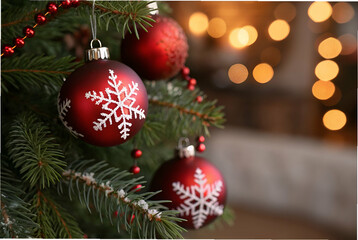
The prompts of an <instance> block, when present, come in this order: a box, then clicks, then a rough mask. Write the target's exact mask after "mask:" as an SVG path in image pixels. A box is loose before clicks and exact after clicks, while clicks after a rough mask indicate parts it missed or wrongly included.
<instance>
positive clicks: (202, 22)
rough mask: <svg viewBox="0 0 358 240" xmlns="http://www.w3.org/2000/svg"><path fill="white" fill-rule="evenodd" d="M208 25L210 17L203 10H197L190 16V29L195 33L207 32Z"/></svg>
mask: <svg viewBox="0 0 358 240" xmlns="http://www.w3.org/2000/svg"><path fill="white" fill-rule="evenodd" d="M208 25H209V23H208V17H207V16H206V15H205V14H204V13H202V12H195V13H193V14H192V15H191V16H190V18H189V29H190V31H191V32H192V33H193V34H195V35H202V34H203V33H205V32H206V29H207V28H208Z"/></svg>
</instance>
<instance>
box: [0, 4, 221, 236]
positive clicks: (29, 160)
mask: <svg viewBox="0 0 358 240" xmlns="http://www.w3.org/2000/svg"><path fill="white" fill-rule="evenodd" d="M149 4H150V3H149V2H146V1H103V2H101V1H96V2H94V3H93V2H92V1H78V0H72V1H70V0H66V1H58V2H52V3H49V2H44V1H26V0H5V1H2V25H1V27H2V30H1V33H2V39H1V41H2V55H1V64H2V69H1V87H2V89H1V93H2V96H3V98H2V99H3V104H2V161H1V213H2V214H1V225H2V230H1V236H2V237H6V238H12V237H22V238H25V237H36V238H83V237H86V236H88V237H96V238H120V237H126V238H128V237H133V238H181V234H182V232H183V231H185V229H184V228H182V227H180V226H179V225H178V224H180V222H181V221H182V219H181V218H180V216H178V212H177V211H174V210H171V209H168V208H165V207H164V206H163V205H162V204H163V203H165V202H166V200H170V199H160V200H153V196H155V195H156V194H157V192H151V191H150V190H149V181H150V180H151V178H152V176H153V174H154V172H155V170H156V169H157V168H158V167H159V166H160V165H161V164H162V163H163V162H165V161H167V160H169V159H171V158H173V153H174V151H173V149H174V148H175V146H176V143H177V142H178V139H179V138H180V137H183V136H184V137H189V138H191V139H194V138H195V137H197V136H203V135H205V136H208V135H209V131H208V127H210V126H214V127H222V124H223V122H224V118H223V113H222V111H221V110H222V108H221V107H217V106H216V102H215V101H210V100H208V99H207V98H206V96H205V95H204V93H203V92H201V91H200V90H199V89H198V87H196V86H195V84H196V81H195V79H193V78H191V77H190V76H189V69H188V68H185V67H184V66H180V68H181V69H182V70H181V73H180V72H178V71H176V72H175V74H174V76H168V75H164V76H166V79H165V78H163V76H160V78H161V79H159V80H148V79H150V77H142V80H143V82H144V86H145V89H146V92H147V95H148V110H147V111H146V117H145V121H144V120H143V122H142V123H141V125H142V127H141V129H140V130H138V132H137V133H136V134H132V135H135V136H131V138H130V139H126V141H123V143H122V144H119V145H115V146H111V147H109V146H108V145H107V146H105V147H103V146H95V145H92V144H89V143H86V141H83V140H82V139H81V138H82V137H83V136H81V134H83V133H79V132H76V131H75V129H72V127H71V126H69V125H68V124H69V122H67V120H64V117H63V116H64V115H62V114H64V113H65V112H66V111H68V109H66V106H67V105H68V104H70V102H69V101H67V102H66V101H63V102H60V103H59V105H58V96H59V93H60V91H61V87H62V85H63V84H64V80H65V79H66V78H68V77H69V76H70V74H71V73H72V72H74V71H75V70H76V69H79V68H80V67H81V66H84V65H86V63H84V60H83V56H84V55H83V54H84V50H85V49H86V48H89V43H90V40H91V32H92V34H94V35H92V36H93V38H98V39H100V40H101V42H102V43H103V45H104V46H106V47H108V49H109V51H110V54H111V59H112V60H116V61H120V60H121V41H123V40H122V39H123V38H124V37H125V36H126V35H127V36H126V37H127V38H130V39H133V38H132V37H133V36H134V37H135V38H139V39H141V35H142V34H144V33H145V32H146V31H148V32H149V33H150V31H152V28H154V27H155V26H154V27H152V26H153V25H154V24H155V23H156V18H153V17H151V12H152V11H153V10H155V9H153V8H152V7H151V6H148V5H149ZM159 10H160V14H161V15H164V14H165V13H166V12H168V6H167V5H165V3H160V4H159ZM92 11H93V12H92ZM90 16H91V22H92V31H91V30H90V27H89V26H90ZM34 18H35V19H34ZM97 26H98V33H97V30H96V27H97ZM153 31H154V30H153ZM14 39H15V41H14ZM131 41H134V40H131ZM172 44H173V43H172ZM150 48H151V46H147V49H148V51H149V49H150ZM127 50H128V49H127V48H126V55H127V56H128V55H131V52H130V51H129V50H128V51H129V52H128V51H127ZM122 51H123V49H122ZM185 51H186V49H185ZM183 54H184V55H185V54H186V52H185V53H183ZM153 57H154V56H153ZM127 58H128V57H127ZM132 59H134V64H135V63H136V61H138V62H139V61H141V62H140V65H143V64H145V63H146V62H148V64H149V63H150V62H151V61H150V60H147V61H146V62H144V63H143V61H142V60H140V59H139V57H138V55H137V53H136V52H134V53H132ZM136 59H137V60H136ZM184 60H185V59H184ZM181 61H183V59H181ZM132 62H133V61H132ZM153 62H154V63H155V60H153ZM176 64H177V63H176ZM179 65H180V64H179ZM143 68H145V66H143ZM134 69H135V70H136V71H138V72H140V69H139V70H137V69H136V68H134ZM131 71H132V70H131ZM116 74H117V75H118V76H120V75H119V73H118V72H116V71H113V70H110V71H109V72H107V75H108V76H107V80H108V77H109V79H112V80H113V83H112V84H113V88H117V87H118V85H116V84H119V83H118V82H116V81H117V80H116V79H117V75H116ZM107 80H106V81H107ZM108 81H109V80H108ZM110 84H111V83H110ZM130 84H132V83H130V82H129V83H128V87H129V88H130V89H131V90H133V89H134V90H135V89H136V88H137V86H138V84H137V83H135V82H133V85H130ZM136 84H137V85H136ZM111 86H112V85H111ZM131 86H132V87H133V89H132V88H131ZM90 90H91V89H90ZM117 90H118V89H117ZM134 90H133V92H134ZM110 91H111V90H108V91H107V90H106V91H105V89H104V88H103V89H102V92H100V91H98V92H95V91H94V90H93V92H89V93H88V94H87V95H86V96H87V98H88V104H92V105H93V106H96V105H99V108H100V109H101V107H102V108H103V109H104V110H105V109H106V108H108V104H110V103H109V102H110V100H112V98H111V96H112V95H111V94H112V92H110ZM113 91H114V90H113ZM61 94H62V93H61ZM106 94H108V96H107V98H105V97H104V96H105V95H106ZM126 94H127V93H126ZM136 94H137V93H136ZM138 94H139V93H138ZM119 95H120V94H118V96H117V97H118V98H119ZM132 95H135V94H134V93H133V94H132ZM99 96H101V97H102V98H101V97H99ZM100 98H101V99H102V100H101V101H102V102H100V100H98V99H100ZM128 98H131V95H128ZM103 99H105V100H107V102H108V103H106V102H105V100H103ZM126 99H127V98H126ZM96 101H97V102H96ZM95 102H96V104H95ZM125 102H126V101H123V102H121V103H120V106H122V105H125ZM66 104H67V105H66ZM105 104H107V105H105ZM132 104H133V103H132ZM58 106H59V107H58ZM131 106H132V105H131ZM97 107H98V106H97ZM58 108H59V109H58ZM138 109H139V108H137V110H138ZM142 110H143V111H144V107H143V109H142ZM142 110H141V111H142ZM133 111H134V110H133ZM59 114H60V116H59ZM77 114H78V113H77ZM103 114H107V115H106V116H108V115H109V113H103ZM113 114H117V113H116V112H115V111H113ZM122 114H129V113H127V112H125V111H124V112H122ZM130 114H132V113H130ZM133 114H134V117H133V119H134V120H136V119H135V118H137V117H138V118H140V116H139V115H140V114H139V113H138V116H136V115H135V114H136V112H135V111H134V113H133ZM101 116H104V115H101ZM101 116H98V118H99V117H101ZM80 117H81V116H77V118H76V119H78V118H80ZM142 118H144V116H142ZM113 119H114V117H113ZM61 120H62V121H61ZM134 120H133V121H134ZM110 121H112V120H110ZM114 121H115V120H113V122H114ZM116 121H117V120H116ZM122 121H124V120H123V119H122ZM106 124H107V125H105V124H104V125H100V124H99V123H98V124H97V125H96V124H95V126H93V123H92V122H91V125H90V127H91V128H94V127H97V130H98V129H99V130H101V129H100V128H102V127H103V128H105V127H106V126H107V128H110V127H117V125H116V124H113V125H112V122H107V123H106ZM130 124H134V123H133V122H131V123H130ZM128 126H129V125H128ZM66 127H67V128H66ZM132 127H133V128H134V126H132ZM118 128H119V125H118ZM139 128H140V127H139ZM69 130H71V131H69ZM128 131H129V130H128ZM98 133H100V132H98ZM123 134H124V135H123ZM126 134H127V132H126V131H125V132H124V133H122V135H121V136H122V138H126V136H127V135H126ZM123 136H124V137H123ZM98 138H100V134H98ZM97 140H98V139H97ZM95 142H96V141H95ZM97 142H98V141H97ZM99 142H101V141H99ZM96 145H101V144H96ZM199 146H200V147H199V150H204V148H203V147H204V146H203V144H202V143H201V145H199ZM129 169H130V170H129ZM199 173H200V174H201V172H200V171H199ZM200 176H201V178H204V175H203V176H202V175H200ZM178 184H179V183H178ZM178 186H179V185H178ZM221 187H222V185H221V183H220V184H218V186H216V189H215V191H217V192H218V191H220V190H221ZM215 194H217V193H215ZM220 211H222V209H221V208H220Z"/></svg>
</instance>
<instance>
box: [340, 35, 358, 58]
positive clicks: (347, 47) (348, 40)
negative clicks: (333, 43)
mask: <svg viewBox="0 0 358 240" xmlns="http://www.w3.org/2000/svg"><path fill="white" fill-rule="evenodd" d="M338 40H339V41H340V42H341V43H342V52H341V55H349V54H352V53H354V52H355V51H356V49H357V39H356V38H355V36H353V35H352V34H349V33H347V34H343V35H342V36H340V37H339V38H338Z"/></svg>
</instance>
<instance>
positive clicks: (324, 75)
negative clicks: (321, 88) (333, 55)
mask: <svg viewBox="0 0 358 240" xmlns="http://www.w3.org/2000/svg"><path fill="white" fill-rule="evenodd" d="M338 72H339V67H338V65H337V63H336V62H334V61H332V60H323V61H321V62H320V63H318V64H317V66H316V68H315V74H316V77H317V78H318V79H320V80H322V81H330V80H332V79H333V78H335V77H337V75H338Z"/></svg>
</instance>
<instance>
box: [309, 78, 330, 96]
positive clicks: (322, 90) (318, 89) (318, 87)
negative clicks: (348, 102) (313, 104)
mask: <svg viewBox="0 0 358 240" xmlns="http://www.w3.org/2000/svg"><path fill="white" fill-rule="evenodd" d="M335 90H336V87H335V86H334V84H333V83H332V82H331V81H328V82H327V81H321V80H318V81H317V82H315V83H314V84H313V86H312V94H313V96H315V97H316V98H317V99H319V100H327V99H329V98H330V97H332V96H333V94H334V91H335Z"/></svg>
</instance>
